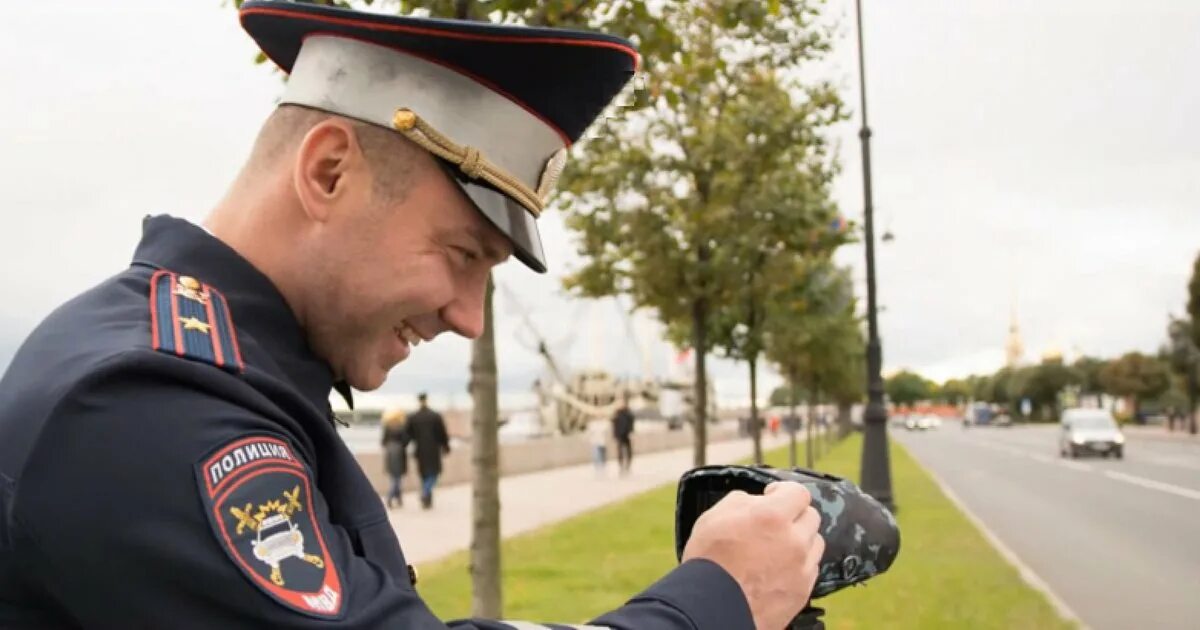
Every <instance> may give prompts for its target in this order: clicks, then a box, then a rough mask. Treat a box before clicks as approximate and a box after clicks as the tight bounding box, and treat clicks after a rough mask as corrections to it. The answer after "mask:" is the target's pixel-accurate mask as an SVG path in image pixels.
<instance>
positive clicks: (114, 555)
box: [0, 217, 753, 630]
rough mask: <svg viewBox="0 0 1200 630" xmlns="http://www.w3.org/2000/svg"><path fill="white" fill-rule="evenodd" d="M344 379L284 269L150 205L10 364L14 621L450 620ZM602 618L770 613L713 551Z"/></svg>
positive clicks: (7, 411)
mask: <svg viewBox="0 0 1200 630" xmlns="http://www.w3.org/2000/svg"><path fill="white" fill-rule="evenodd" d="M333 387H334V378H333V375H332V374H331V372H330V369H329V367H328V366H327V365H326V364H325V362H323V361H322V360H320V359H319V358H318V357H316V356H314V355H313V354H312V353H311V351H310V350H309V349H308V346H307V344H306V341H305V335H304V333H303V331H302V330H301V328H300V326H299V325H298V323H297V321H296V319H295V317H294V316H293V314H292V313H291V311H290V310H289V308H288V306H287V304H286V303H285V301H284V299H283V297H282V296H281V295H280V294H279V292H278V291H277V290H276V288H275V287H274V286H273V285H272V283H271V282H270V281H269V280H268V279H267V277H266V276H264V275H263V274H262V273H260V272H259V271H257V270H256V269H255V268H254V267H253V266H251V265H250V264H249V262H247V261H246V260H245V259H243V258H242V257H240V256H239V255H238V254H237V253H235V252H234V251H233V250H232V249H230V248H229V247H227V246H225V245H224V244H223V243H221V242H220V241H218V240H217V239H215V238H213V237H211V236H209V235H208V234H207V233H206V232H205V231H204V230H202V229H201V228H199V227H196V226H194V225H192V224H190V223H187V222H185V221H181V220H178V219H173V218H169V217H156V218H152V219H148V220H147V221H146V223H145V226H144V235H143V239H142V242H141V243H140V245H139V246H138V248H137V251H136V253H135V256H134V259H133V263H132V265H131V266H130V267H129V268H128V269H127V270H125V271H123V272H121V273H120V274H118V275H116V276H114V277H112V278H110V279H109V280H106V281H105V282H103V283H101V284H100V285H99V286H97V287H95V288H93V289H91V290H89V291H87V292H86V293H84V294H82V295H80V296H78V297H77V298H75V299H73V300H71V301H70V302H68V303H66V304H64V305H63V306H61V307H60V308H58V309H57V310H55V311H54V312H53V313H52V314H50V315H49V316H48V317H47V318H46V319H45V321H43V322H42V323H41V324H40V325H39V326H38V327H37V329H36V330H35V331H34V332H33V333H32V334H31V335H30V337H29V338H28V339H27V340H26V342H25V343H24V344H23V346H22V347H21V348H20V350H19V351H18V353H17V355H16V357H15V358H14V359H13V361H12V363H11V365H10V366H9V367H8V370H7V371H6V373H5V374H4V377H3V380H0V627H4V628H9V627H87V628H171V629H173V630H175V629H183V628H242V627H247V628H268V627H269V628H331V629H332V628H406V629H413V630H425V629H428V628H445V627H447V624H445V623H443V622H441V621H439V620H438V619H437V618H435V617H434V615H433V614H432V613H431V612H430V611H429V609H428V608H427V607H426V606H425V604H424V603H423V602H422V601H421V599H420V597H419V595H418V593H417V592H416V590H415V587H414V585H413V584H412V581H411V580H410V575H409V572H408V568H407V565H406V563H405V560H404V553H403V551H401V548H400V544H399V542H398V541H397V539H396V536H395V533H394V531H393V529H392V527H391V526H390V525H389V523H388V518H387V513H386V512H385V510H384V508H383V505H382V503H381V501H380V499H379V497H378V496H377V495H376V493H375V492H374V490H373V489H372V487H371V485H370V484H369V483H368V481H367V479H366V477H365V476H364V474H363V472H362V471H361V469H360V468H359V466H358V464H357V462H356V461H355V459H354V458H353V456H352V455H351V453H350V451H349V450H348V449H347V448H346V446H345V445H344V444H343V442H342V440H341V439H340V438H339V436H338V435H337V432H336V428H335V426H334V423H333V421H332V412H331V409H330V406H329V402H328V397H329V395H330V392H331V389H332V388H333ZM664 517H667V515H664ZM663 552H664V553H670V550H669V549H664V550H663ZM590 623H591V624H592V625H594V626H598V627H606V628H619V629H629V630H657V629H663V630H667V629H671V630H674V629H680V630H683V629H696V630H741V629H749V628H752V625H753V624H752V622H751V618H750V613H749V609H748V607H747V604H746V601H745V598H744V596H743V595H742V593H741V590H740V589H739V587H738V586H737V584H736V583H735V582H734V581H733V580H732V579H731V578H730V577H729V576H728V574H726V573H725V572H724V571H723V570H722V569H720V568H719V567H718V566H717V565H715V564H713V563H710V562H707V561H693V562H688V563H685V564H684V565H681V566H679V567H678V568H676V569H675V570H674V571H672V572H671V573H670V574H668V575H667V576H665V577H664V578H662V579H661V580H660V581H659V582H657V583H656V584H654V585H652V586H650V587H649V588H648V589H647V590H646V591H644V592H643V593H641V594H639V595H637V596H635V597H634V598H633V599H632V600H630V601H629V603H628V604H626V605H625V606H624V607H622V608H620V609H618V610H616V611H613V612H611V613H609V614H606V615H603V616H601V617H600V618H598V619H595V620H593V621H591V622H590ZM449 626H450V627H455V628H481V629H483V628H487V629H497V630H499V629H510V628H543V627H551V628H555V627H570V626H564V625H561V624H545V625H543V624H523V623H521V622H496V621H486V620H467V621H457V622H451V623H450V624H449Z"/></svg>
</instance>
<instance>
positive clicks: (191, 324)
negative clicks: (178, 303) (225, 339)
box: [179, 317, 209, 335]
mask: <svg viewBox="0 0 1200 630" xmlns="http://www.w3.org/2000/svg"><path fill="white" fill-rule="evenodd" d="M179 321H180V323H182V324H183V329H184V330H198V331H200V332H202V333H204V334H206V335H207V334H208V329H209V325H208V324H206V323H204V322H202V321H200V320H198V319H196V318H195V317H185V318H183V319H181V320H179Z"/></svg>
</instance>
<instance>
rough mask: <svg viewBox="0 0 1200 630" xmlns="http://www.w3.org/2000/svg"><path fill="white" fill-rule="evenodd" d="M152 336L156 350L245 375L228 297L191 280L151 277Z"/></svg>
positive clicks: (162, 275)
mask: <svg viewBox="0 0 1200 630" xmlns="http://www.w3.org/2000/svg"><path fill="white" fill-rule="evenodd" d="M150 334H151V345H152V346H153V347H154V349H155V350H158V351H160V352H166V353H169V354H174V355H176V356H180V357H185V358H188V359H193V360H196V361H203V362H205V363H211V364H213V365H215V366H217V367H220V368H224V369H226V370H229V371H231V372H241V371H242V355H241V349H240V348H238V341H237V332H236V331H235V330H234V328H233V318H232V317H231V316H230V314H229V305H228V304H227V303H226V302H225V297H224V296H222V295H221V292H220V291H217V290H216V289H214V288H212V287H210V286H208V285H206V284H204V283H202V282H200V281H199V280H197V279H195V278H193V277H191V276H182V275H178V274H176V273H174V272H171V271H166V270H161V271H157V272H155V273H154V275H153V276H151V278H150Z"/></svg>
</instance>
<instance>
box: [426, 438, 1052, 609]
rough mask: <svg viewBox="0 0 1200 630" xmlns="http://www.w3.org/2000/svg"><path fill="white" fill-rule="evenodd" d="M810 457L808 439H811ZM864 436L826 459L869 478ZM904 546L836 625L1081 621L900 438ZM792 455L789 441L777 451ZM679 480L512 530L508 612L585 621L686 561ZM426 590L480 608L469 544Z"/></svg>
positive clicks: (774, 458)
mask: <svg viewBox="0 0 1200 630" xmlns="http://www.w3.org/2000/svg"><path fill="white" fill-rule="evenodd" d="M800 448H801V450H800V453H801V457H803V445H801V446H800ZM861 449H862V440H861V438H860V437H859V436H858V435H854V436H852V437H851V438H849V439H847V440H845V441H844V442H842V443H841V444H839V445H838V446H837V447H835V448H834V449H833V450H832V451H831V452H830V453H829V454H828V455H827V456H826V457H824V458H822V459H821V460H820V461H819V464H818V468H820V469H822V470H826V471H829V472H832V473H834V474H838V475H843V476H846V477H849V478H851V479H855V480H857V477H858V459H859V453H860V451H861ZM891 456H892V482H893V484H894V488H895V492H896V500H897V502H898V503H899V505H900V511H899V514H898V518H899V521H900V528H901V530H900V531H901V549H900V556H899V557H898V558H897V560H896V563H895V564H894V565H893V566H892V568H891V570H890V571H889V572H888V573H886V574H884V575H882V576H880V577H878V578H875V579H874V580H871V581H870V582H868V583H867V584H866V585H865V586H859V587H855V588H851V589H847V590H843V591H841V592H839V593H835V594H833V595H831V596H829V597H825V598H823V599H821V600H819V605H821V606H823V607H824V608H825V609H826V615H825V621H826V624H827V625H828V626H829V627H830V628H831V629H838V630H841V629H844V628H972V629H974V628H1005V629H1007V628H1039V629H1041V628H1069V627H1071V626H1070V625H1069V624H1067V623H1066V622H1064V621H1062V620H1061V619H1059V618H1058V616H1057V615H1056V614H1055V613H1054V610H1053V609H1052V608H1051V607H1050V605H1049V603H1047V602H1046V600H1045V599H1044V598H1043V597H1042V596H1041V595H1040V594H1038V593H1037V592H1035V591H1033V590H1032V589H1030V588H1029V587H1028V586H1026V584H1025V583H1024V582H1023V581H1021V579H1020V577H1019V576H1018V575H1017V572H1016V570H1015V569H1013V568H1012V567H1010V566H1009V565H1008V564H1007V563H1005V562H1004V560H1003V559H1001V558H1000V556H999V555H998V554H997V553H996V552H995V551H994V550H993V549H992V547H991V546H990V545H988V543H987V542H986V541H985V540H984V538H983V536H982V535H980V534H979V532H977V531H976V530H975V529H974V528H973V527H972V526H971V525H970V523H969V522H968V521H967V520H966V519H965V518H964V517H963V516H962V515H961V514H960V513H959V512H958V511H957V510H956V509H955V508H954V506H953V505H952V504H951V503H950V502H949V501H948V500H947V499H946V497H945V496H943V495H942V494H941V492H940V491H939V490H938V489H937V486H936V485H935V484H934V483H933V481H932V480H931V479H930V478H929V477H928V476H926V475H925V474H924V473H923V472H922V471H921V470H920V469H919V468H917V466H916V465H915V464H914V462H913V461H912V459H911V458H909V456H908V454H907V453H906V452H904V450H903V448H901V447H899V446H897V445H893V446H892V450H891ZM767 461H768V463H770V464H772V465H775V466H784V465H786V464H787V450H786V449H779V450H776V451H772V452H769V453H768V454H767ZM674 501H675V487H674V485H667V486H664V487H662V488H659V489H656V490H652V491H650V492H647V493H644V494H641V495H638V496H636V497H633V498H631V499H629V500H627V501H624V502H621V503H617V504H613V505H610V506H606V507H603V508H600V509H598V510H594V511H592V512H588V513H586V514H582V515H579V516H577V517H575V518H572V519H570V520H567V521H564V522H562V523H558V524H555V525H552V526H549V527H546V528H543V529H541V530H538V531H535V532H530V533H528V534H524V535H522V536H518V537H515V538H511V539H509V540H506V541H505V542H504V543H503V544H504V549H503V558H504V587H503V588H504V616H505V617H507V618H511V619H528V620H530V621H557V622H562V623H581V622H584V621H587V620H588V619H590V618H592V617H595V616H597V615H599V614H600V613H603V612H605V611H607V610H611V609H612V608H615V607H618V606H620V605H621V604H622V603H623V602H624V601H625V600H626V599H628V598H629V597H630V596H631V595H633V594H635V593H637V592H638V591H640V590H642V589H644V588H645V587H646V586H648V585H649V584H651V583H652V582H654V581H655V580H656V579H657V578H658V577H660V576H662V575H663V574H665V573H666V572H668V571H670V570H671V568H672V567H673V566H675V555H674V552H673V549H674V516H675V508H674ZM418 589H419V590H420V592H421V595H422V596H423V597H424V598H425V600H426V601H427V602H428V603H429V605H430V606H431V607H432V608H433V610H434V612H435V613H437V614H438V616H439V617H441V618H443V619H452V618H461V617H465V616H467V615H468V613H469V610H470V601H471V593H470V579H469V576H468V573H467V554H466V552H463V553H459V554H455V555H454V556H451V557H449V558H447V559H445V560H443V561H441V562H439V563H436V564H434V565H431V566H428V567H422V571H421V581H420V583H419V585H418Z"/></svg>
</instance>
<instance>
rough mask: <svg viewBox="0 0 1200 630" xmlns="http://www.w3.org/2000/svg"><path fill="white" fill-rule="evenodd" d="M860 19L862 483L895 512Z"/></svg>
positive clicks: (858, 9) (858, 8) (858, 12)
mask: <svg viewBox="0 0 1200 630" xmlns="http://www.w3.org/2000/svg"><path fill="white" fill-rule="evenodd" d="M854 4H855V12H856V15H857V18H858V80H859V94H860V95H861V97H862V129H860V130H859V132H858V138H859V140H861V141H862V157H863V202H864V204H865V207H864V209H863V223H864V227H865V229H866V239H867V408H866V411H865V412H864V414H863V424H864V425H865V426H864V437H863V452H862V471H861V475H860V479H861V480H862V488H863V490H864V491H866V492H867V494H870V495H871V496H873V497H875V499H876V500H878V501H879V502H880V503H882V504H883V505H884V506H885V507H887V508H888V509H889V510H892V511H893V512H894V511H895V510H896V504H895V500H894V498H893V496H892V468H891V462H890V461H889V460H888V436H887V409H885V408H884V406H883V377H882V376H881V374H880V372H882V370H883V349H882V346H881V344H880V342H879V322H878V318H877V317H876V306H875V220H874V216H873V215H874V205H873V203H872V201H871V128H870V127H869V126H867V78H866V63H865V61H864V60H863V26H862V0H855V3H854Z"/></svg>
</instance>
